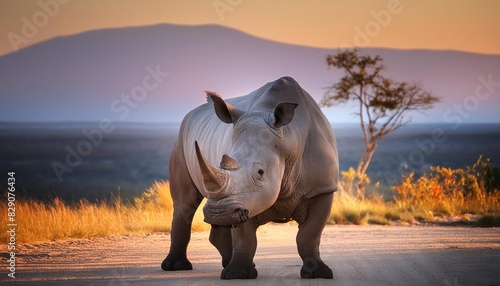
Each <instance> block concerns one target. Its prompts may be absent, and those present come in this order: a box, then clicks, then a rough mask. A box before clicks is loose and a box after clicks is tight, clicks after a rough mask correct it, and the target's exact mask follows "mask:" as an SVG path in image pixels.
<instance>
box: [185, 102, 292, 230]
mask: <svg viewBox="0 0 500 286" xmlns="http://www.w3.org/2000/svg"><path fill="white" fill-rule="evenodd" d="M208 95H209V96H210V97H211V99H212V102H213V104H214V108H215V113H216V114H217V117H218V118H219V119H220V120H221V121H223V122H224V123H227V124H233V133H232V134H233V135H232V145H231V146H232V148H231V151H230V153H229V154H224V155H223V156H222V158H221V161H220V164H219V166H213V165H211V164H210V163H209V162H208V161H207V160H206V159H205V156H204V155H203V152H202V150H201V148H200V147H199V145H198V143H197V142H196V143H195V150H196V156H197V159H198V164H199V167H200V171H201V174H202V177H203V184H204V186H205V190H206V194H207V203H206V205H205V207H204V209H203V212H204V215H205V221H206V222H207V223H210V224H212V225H219V226H231V225H233V226H234V225H238V224H241V223H244V222H246V221H247V220H248V219H250V218H251V217H254V216H256V215H258V214H260V213H262V212H263V211H265V210H266V209H268V208H270V207H271V206H272V205H273V204H274V203H275V202H276V200H277V198H278V195H279V193H280V189H281V184H282V180H283V176H284V172H285V158H286V155H287V153H288V151H287V148H290V146H289V145H290V144H287V142H286V141H287V140H289V138H285V136H284V132H283V127H284V126H286V125H287V124H289V123H290V122H291V121H292V119H293V117H294V110H295V108H296V107H297V104H296V103H288V102H283V103H279V104H277V105H276V106H275V108H274V110H273V111H262V110H261V111H248V112H243V111H241V110H238V109H236V108H234V107H233V106H231V105H230V104H228V103H226V102H224V100H222V99H221V98H220V97H219V96H217V95H216V94H213V93H208Z"/></svg>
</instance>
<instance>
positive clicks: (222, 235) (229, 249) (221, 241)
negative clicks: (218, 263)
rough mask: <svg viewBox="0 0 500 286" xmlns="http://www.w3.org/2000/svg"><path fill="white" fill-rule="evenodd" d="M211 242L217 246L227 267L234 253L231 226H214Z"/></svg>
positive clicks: (223, 263)
mask: <svg viewBox="0 0 500 286" xmlns="http://www.w3.org/2000/svg"><path fill="white" fill-rule="evenodd" d="M210 242H211V243H212V244H213V246H215V248H217V250H218V251H219V253H220V255H221V257H222V267H223V268H226V266H227V265H228V264H229V261H231V256H232V255H233V242H232V238H231V228H229V227H220V226H212V229H211V230H210Z"/></svg>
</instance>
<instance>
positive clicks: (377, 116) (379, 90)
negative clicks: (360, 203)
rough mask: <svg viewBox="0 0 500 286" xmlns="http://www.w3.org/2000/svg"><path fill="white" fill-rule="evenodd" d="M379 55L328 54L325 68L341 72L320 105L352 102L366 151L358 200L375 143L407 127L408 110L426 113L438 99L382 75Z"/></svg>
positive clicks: (355, 52) (418, 87)
mask: <svg viewBox="0 0 500 286" xmlns="http://www.w3.org/2000/svg"><path fill="white" fill-rule="evenodd" d="M382 61H383V60H382V58H381V57H380V56H378V55H377V56H374V57H372V56H367V55H360V54H359V52H358V50H357V49H353V50H345V51H339V52H338V53H337V54H336V55H328V56H327V58H326V62H327V64H328V67H330V66H333V67H335V68H338V69H340V70H342V71H343V72H344V76H343V77H342V78H341V79H340V81H339V82H338V83H336V84H334V85H333V86H331V87H329V88H328V90H327V92H326V93H325V95H324V97H323V99H322V101H321V102H320V105H322V106H328V107H329V106H333V105H337V104H342V103H346V102H348V101H355V102H356V103H357V104H358V111H357V112H356V113H355V114H356V115H357V116H359V118H360V121H361V130H362V131H363V135H364V139H365V149H364V152H363V155H362V156H361V159H360V161H359V164H358V167H357V169H356V172H357V180H356V182H357V192H358V194H357V195H358V198H360V199H363V198H364V195H365V187H366V184H367V182H368V181H367V179H366V178H367V177H366V169H367V168H368V166H369V165H370V161H371V159H372V156H373V154H374V153H375V149H376V148H377V143H378V141H379V140H380V139H382V138H383V137H384V136H386V135H387V134H389V133H391V132H392V131H394V130H396V129H398V128H400V127H401V126H403V125H405V124H407V123H408V122H409V121H410V119H407V118H406V117H405V115H407V113H408V112H409V111H415V110H427V109H429V108H431V107H432V105H433V104H434V103H436V102H438V101H439V98H438V97H436V96H433V95H432V94H431V93H430V92H428V91H425V90H424V89H423V88H422V85H421V84H420V83H408V82H397V81H393V80H391V79H388V78H385V77H384V76H382V75H381V71H382V70H383V69H384V65H383V64H382Z"/></svg>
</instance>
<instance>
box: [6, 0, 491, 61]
mask: <svg viewBox="0 0 500 286" xmlns="http://www.w3.org/2000/svg"><path fill="white" fill-rule="evenodd" d="M159 23H174V24H186V25H200V24H217V25H223V26H228V27H232V28H236V29H239V30H242V31H244V32H247V33H249V34H252V35H255V36H258V37H262V38H266V39H272V40H276V41H280V42H286V43H293V44H299V45H307V46H315V47H324V48H339V47H348V46H359V47H387V48H397V49H439V50H458V51H468V52H475V53H486V54H500V1H497V0H483V1H472V0H467V1H464V0H439V1H430V0H399V1H398V0H375V1H347V0H337V1H327V0H323V1H303V0H302V1H298V0H288V1H286V0H274V1H267V0H206V1H202V0H195V1H165V0H142V1H122V0H22V1H9V0H0V31H1V33H0V34H1V35H2V37H1V41H0V56H1V55H5V54H8V53H10V52H13V51H15V50H16V49H22V48H25V47H28V46H30V45H33V44H36V43H38V42H41V41H44V40H47V39H50V38H53V37H58V36H64V35H72V34H77V33H80V32H84V31H88V30H95V29H103V28H117V27H128V26H144V25H154V24H159ZM30 25H31V27H29V26H30ZM30 28H31V30H30Z"/></svg>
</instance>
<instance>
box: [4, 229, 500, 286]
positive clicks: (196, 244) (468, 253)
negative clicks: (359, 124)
mask: <svg viewBox="0 0 500 286" xmlns="http://www.w3.org/2000/svg"><path fill="white" fill-rule="evenodd" d="M296 232H297V226H296V225H294V224H284V225H267V226H264V227H263V228H261V229H259V232H258V239H259V246H258V249H257V254H256V256H255V263H256V267H257V270H258V271H259V277H258V278H257V280H251V281H242V280H239V281H234V280H233V281H222V280H220V279H219V275H220V271H221V270H222V267H221V264H220V258H219V255H218V253H217V251H216V250H215V248H214V247H212V245H210V243H209V242H208V233H207V232H197V233H193V236H192V240H191V244H190V247H189V251H188V257H189V258H190V260H191V262H192V263H193V266H194V270H192V271H180V272H164V271H162V270H161V269H160V263H161V261H162V260H163V258H164V257H165V255H166V254H167V249H168V246H169V239H170V237H169V234H153V235H148V236H117V237H106V238H93V239H72V240H65V241H55V242H46V243H36V244H25V245H18V248H19V250H18V255H17V256H18V261H17V268H16V278H15V279H12V278H9V277H7V270H6V267H5V265H6V259H5V257H6V256H5V251H2V252H3V253H4V255H2V269H1V270H0V274H1V277H0V284H4V285H5V282H10V283H13V284H15V285H233V284H238V285H444V286H458V285H500V229H498V228H489V229H481V228H468V227H436V226H412V227H408V226H361V227H360V226H327V227H326V229H325V231H324V233H323V237H322V245H321V252H322V257H323V260H324V261H325V262H326V263H327V264H328V265H329V266H330V267H331V268H332V269H333V273H334V279H333V280H303V279H300V278H299V270H300V267H301V264H302V262H301V260H300V258H299V256H298V254H297V250H296V246H295V234H296ZM2 247H4V248H6V246H5V245H2ZM10 283H9V284H10ZM13 284H11V285H13Z"/></svg>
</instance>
